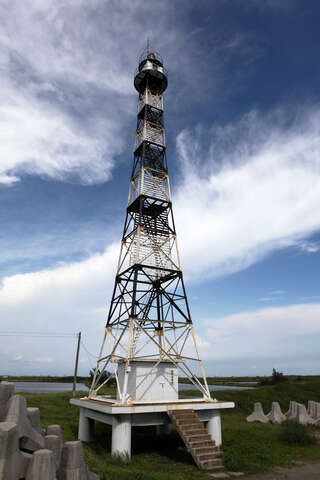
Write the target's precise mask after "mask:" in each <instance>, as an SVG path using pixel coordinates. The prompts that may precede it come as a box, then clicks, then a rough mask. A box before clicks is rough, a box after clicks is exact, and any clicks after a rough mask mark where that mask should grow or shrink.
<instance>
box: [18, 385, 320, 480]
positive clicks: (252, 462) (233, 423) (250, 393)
mask: <svg viewBox="0 0 320 480" xmlns="http://www.w3.org/2000/svg"><path fill="white" fill-rule="evenodd" d="M80 395H81V394H80V393H79V396H80ZM184 395H189V396H194V395H197V393H196V392H188V393H186V392H184ZM213 396H214V397H216V398H218V399H220V400H226V401H227V400H230V401H234V402H235V403H236V408H235V409H234V410H232V411H225V412H224V413H223V416H222V435H223V453H224V460H225V464H226V467H227V468H228V469H229V470H234V471H244V472H247V473H250V472H261V471H266V470H268V469H270V468H271V467H273V466H275V465H290V464H291V463H292V461H294V460H304V461H319V459H320V445H319V444H316V445H310V446H296V445H289V444H286V443H285V442H284V441H283V440H280V434H281V431H282V430H281V429H282V428H283V427H282V426H281V425H269V424H267V425H262V424H257V423H254V424H252V423H251V424H247V423H246V422H245V418H246V416H247V415H248V414H249V413H251V411H252V408H253V403H254V402H255V401H261V402H262V404H263V407H264V411H265V413H267V412H268V411H269V410H270V407H271V402H272V401H279V402H280V404H281V407H282V410H283V411H286V410H287V409H288V405H289V401H290V400H296V401H298V402H302V403H307V401H308V400H319V399H320V381H319V380H318V379H317V381H314V380H313V379H309V380H305V381H304V382H299V383H294V382H289V383H284V384H279V385H275V386H268V387H261V388H257V389H254V390H242V391H217V392H214V394H213ZM25 397H26V398H27V401H28V406H38V407H40V411H41V418H42V424H43V426H44V427H45V426H47V425H50V424H54V423H58V424H60V425H61V427H62V430H63V434H64V440H65V441H67V440H74V439H76V438H77V429H78V409H77V408H76V407H73V406H71V405H70V404H69V399H70V394H69V393H60V394H25ZM310 430H311V431H313V430H315V429H314V428H313V427H310ZM84 449H85V454H86V459H87V462H88V464H89V466H90V469H91V470H92V471H95V472H96V473H99V474H100V476H101V480H107V479H108V480H109V479H110V480H169V479H175V480H192V479H199V480H200V479H205V478H206V479H208V475H207V474H206V473H204V472H200V471H199V470H198V469H197V468H196V466H195V465H194V463H193V461H192V458H191V456H190V455H189V454H188V452H187V451H186V449H185V448H184V445H183V444H182V441H181V440H180V438H179V436H178V435H177V433H176V432H175V431H173V432H172V434H171V435H170V436H169V437H165V436H164V437H161V436H157V435H156V434H155V428H153V427H136V428H134V429H133V430H132V454H133V457H132V462H131V463H130V464H129V465H123V464H121V463H119V462H116V461H115V460H113V459H112V458H111V455H110V449H111V429H110V427H108V426H107V425H103V424H99V423H96V427H95V436H94V441H93V442H91V443H89V444H84ZM107 452H108V453H107Z"/></svg>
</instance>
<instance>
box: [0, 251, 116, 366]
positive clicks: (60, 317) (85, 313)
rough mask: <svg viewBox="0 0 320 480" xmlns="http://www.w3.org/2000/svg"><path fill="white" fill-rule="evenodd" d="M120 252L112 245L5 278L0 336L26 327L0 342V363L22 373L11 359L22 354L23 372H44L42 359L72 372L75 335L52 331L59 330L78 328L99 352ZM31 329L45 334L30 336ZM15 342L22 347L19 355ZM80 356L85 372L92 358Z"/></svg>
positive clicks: (0, 293)
mask: <svg viewBox="0 0 320 480" xmlns="http://www.w3.org/2000/svg"><path fill="white" fill-rule="evenodd" d="M118 254H119V245H110V246H109V247H108V248H107V249H106V251H105V252H104V253H103V254H96V255H94V256H92V257H91V258H89V259H87V260H84V261H82V262H76V263H73V264H69V265H64V266H60V267H58V268H56V269H52V270H43V271H40V272H34V273H29V274H21V275H13V276H11V277H6V278H4V279H3V281H2V287H1V289H0V317H1V332H0V336H1V333H3V332H19V333H20V334H21V333H23V332H26V336H25V337H24V336H20V337H16V336H15V337H14V342H12V341H8V342H1V344H2V347H1V356H2V361H1V364H2V368H3V369H4V370H5V369H8V373H19V372H21V373H23V372H22V371H21V370H20V367H19V372H17V371H16V370H15V368H16V367H15V365H14V364H12V361H13V360H14V359H16V360H18V359H19V360H20V359H21V358H22V356H23V358H24V359H25V362H24V373H28V372H29V373H30V371H31V370H32V371H39V372H40V373H41V372H42V373H43V372H44V370H43V368H42V369H41V363H43V362H45V363H46V365H47V368H48V369H49V367H50V370H48V372H49V373H50V372H51V373H54V372H60V373H61V374H70V372H71V370H72V365H73V363H74V355H75V343H76V339H75V338H74V337H70V338H56V337H55V336H56V335H59V334H63V333H70V334H71V333H76V332H78V331H82V334H83V342H84V343H85V345H86V346H87V348H88V349H89V351H90V352H92V353H93V354H97V350H98V347H99V343H100V341H101V340H102V334H103V328H104V324H105V319H106V315H107V300H108V298H109V297H110V295H111V293H112V285H113V281H114V275H115V265H116V261H117V257H118ZM34 332H40V333H42V334H47V335H49V338H46V337H37V336H35V337H33V336H32V335H31V336H30V333H31V334H32V333H34ZM50 335H53V337H51V338H50ZM3 338H6V339H10V336H8V335H7V334H6V336H5V337H3ZM18 347H19V351H20V352H22V353H21V355H19V356H18V357H17V355H16V351H17V348H18ZM82 358H84V359H85V362H84V363H83V367H82V368H83V370H82V373H84V374H86V373H88V371H89V368H90V367H91V366H92V365H93V364H94V361H93V360H92V359H90V360H91V363H90V362H88V359H87V357H86V354H85V352H84V351H83V350H82ZM49 359H50V360H49Z"/></svg>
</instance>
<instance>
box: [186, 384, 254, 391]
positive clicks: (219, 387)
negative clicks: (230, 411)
mask: <svg viewBox="0 0 320 480" xmlns="http://www.w3.org/2000/svg"><path fill="white" fill-rule="evenodd" d="M208 387H209V390H210V392H212V391H214V390H252V389H253V388H254V387H231V386H230V385H229V386H225V385H208ZM179 390H180V391H181V390H198V388H197V387H196V386H195V385H190V384H187V383H179Z"/></svg>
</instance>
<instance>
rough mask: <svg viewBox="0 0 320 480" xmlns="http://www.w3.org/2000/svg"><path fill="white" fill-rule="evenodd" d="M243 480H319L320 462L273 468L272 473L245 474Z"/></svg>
mask: <svg viewBox="0 0 320 480" xmlns="http://www.w3.org/2000/svg"><path fill="white" fill-rule="evenodd" d="M240 478H243V480H320V463H305V464H303V465H299V466H296V467H293V468H282V467H277V468H275V469H274V470H273V471H272V473H263V474H258V475H246V476H245V477H240Z"/></svg>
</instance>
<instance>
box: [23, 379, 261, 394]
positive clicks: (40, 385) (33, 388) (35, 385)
mask: <svg viewBox="0 0 320 480" xmlns="http://www.w3.org/2000/svg"><path fill="white" fill-rule="evenodd" d="M14 386H15V392H16V393H19V392H25V393H59V392H71V391H72V387H73V383H63V382H61V383H58V382H14ZM208 386H209V390H210V391H213V390H252V389H253V388H254V387H231V386H224V385H208ZM79 390H82V391H88V390H89V389H88V387H86V386H85V385H84V384H83V383H77V391H79ZM179 390H180V391H182V390H198V389H197V387H196V386H195V385H192V384H191V385H190V384H186V383H179Z"/></svg>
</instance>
